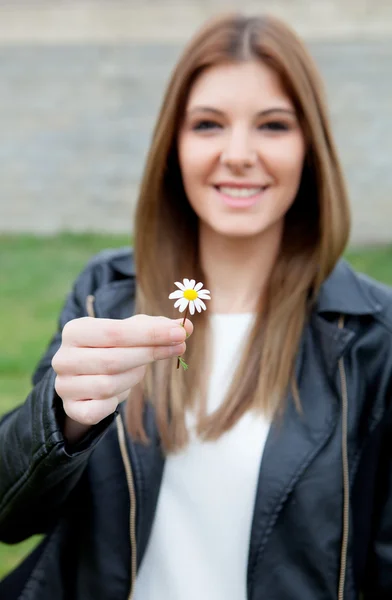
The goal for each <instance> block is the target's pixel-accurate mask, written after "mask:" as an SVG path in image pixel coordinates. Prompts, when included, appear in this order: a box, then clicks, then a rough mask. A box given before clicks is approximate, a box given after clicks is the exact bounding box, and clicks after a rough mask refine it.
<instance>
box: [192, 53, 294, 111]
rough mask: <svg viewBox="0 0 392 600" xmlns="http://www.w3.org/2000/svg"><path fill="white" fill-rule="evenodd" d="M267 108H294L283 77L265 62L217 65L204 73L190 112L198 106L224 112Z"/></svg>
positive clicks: (201, 75) (194, 92)
mask: <svg viewBox="0 0 392 600" xmlns="http://www.w3.org/2000/svg"><path fill="white" fill-rule="evenodd" d="M241 105H248V106H250V107H251V106H255V109H256V110H262V109H263V108H266V107H267V105H268V107H270V105H273V106H274V107H282V108H293V103H292V101H291V99H290V98H289V96H288V95H287V93H286V92H285V90H284V87H283V85H282V82H281V80H280V77H279V76H278V74H277V73H275V71H274V70H273V69H271V68H270V67H269V66H267V65H265V64H264V63H262V62H261V61H256V60H252V61H246V62H236V63H225V64H220V65H215V66H213V67H210V68H208V69H206V70H205V71H203V72H202V73H201V74H200V75H199V77H198V78H197V79H196V81H195V82H194V84H193V86H192V88H191V90H190V93H189V97H188V103H187V109H188V110H192V109H193V108H195V107H197V106H211V107H217V106H219V107H220V108H221V109H230V108H232V107H233V106H234V107H240V106H241Z"/></svg>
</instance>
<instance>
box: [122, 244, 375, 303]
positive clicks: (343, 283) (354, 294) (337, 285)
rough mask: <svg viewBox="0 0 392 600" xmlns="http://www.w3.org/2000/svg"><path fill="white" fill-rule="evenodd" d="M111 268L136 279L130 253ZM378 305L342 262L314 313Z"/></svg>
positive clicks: (355, 274)
mask: <svg viewBox="0 0 392 600" xmlns="http://www.w3.org/2000/svg"><path fill="white" fill-rule="evenodd" d="M113 267H114V268H115V269H116V270H117V271H118V272H119V273H121V274H122V275H125V276H128V277H135V275H136V272H135V263H134V258H133V251H132V250H130V249H129V248H124V249H123V252H120V253H118V254H117V256H116V257H115V258H114V260H113ZM381 308H382V307H381V305H380V304H379V303H378V302H377V301H376V299H375V298H373V297H372V296H371V294H370V292H369V287H368V286H366V285H365V283H364V281H363V279H362V278H361V276H360V275H358V274H357V273H356V272H355V271H354V270H353V269H352V267H350V265H349V264H348V263H347V261H345V260H340V261H339V262H338V263H337V265H336V267H335V268H334V270H333V271H332V273H331V274H330V276H329V277H328V278H327V279H326V280H325V282H324V283H323V285H322V286H321V288H320V292H319V295H318V298H317V302H316V306H315V310H316V312H317V313H318V314H323V313H338V314H346V315H372V314H376V313H378V312H379V311H380V310H381Z"/></svg>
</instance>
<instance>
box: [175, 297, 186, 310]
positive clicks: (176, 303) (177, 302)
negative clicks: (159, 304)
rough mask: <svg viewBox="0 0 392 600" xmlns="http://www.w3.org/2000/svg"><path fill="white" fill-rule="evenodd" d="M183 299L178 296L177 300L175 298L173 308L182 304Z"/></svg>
mask: <svg viewBox="0 0 392 600" xmlns="http://www.w3.org/2000/svg"><path fill="white" fill-rule="evenodd" d="M183 300H184V298H179V299H178V300H176V301H175V303H174V308H177V306H180V304H182V301H183Z"/></svg>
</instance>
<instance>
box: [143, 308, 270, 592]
mask: <svg viewBox="0 0 392 600" xmlns="http://www.w3.org/2000/svg"><path fill="white" fill-rule="evenodd" d="M253 318H254V317H253V315H252V314H228V315H212V316H211V317H210V319H211V326H212V331H213V365H212V367H213V368H212V371H211V373H212V375H211V380H210V382H209V389H208V396H207V407H208V411H209V412H212V411H213V410H214V409H216V408H217V407H218V406H219V405H220V403H221V402H222V400H223V399H224V396H225V394H226V392H227V390H228V387H229V385H230V383H231V378H232V376H233V373H234V370H235V368H236V367H237V365H238V361H239V359H240V357H241V353H242V349H243V344H244V343H245V341H246V335H247V333H248V331H249V328H250V326H251V325H252V323H253ZM189 422H191V419H190V420H189ZM269 426H270V424H269V423H268V422H267V421H266V420H265V419H264V418H263V417H262V416H261V415H259V414H257V415H256V414H255V413H250V412H247V413H245V415H244V416H243V417H242V418H241V419H240V420H239V421H238V423H237V424H236V425H235V426H234V427H233V428H232V429H231V430H230V431H228V432H227V433H225V434H224V435H222V436H221V437H220V438H219V439H218V440H217V441H215V442H204V441H201V440H200V439H198V438H197V437H196V436H195V435H194V434H192V435H191V441H190V443H189V444H188V446H187V447H186V448H185V449H184V450H182V451H181V452H179V453H178V454H175V455H173V454H171V455H169V456H168V458H167V459H166V463H165V468H164V473H163V480H162V485H161V490H160V494H159V498H158V505H157V510H156V514H155V519H154V523H153V527H152V532H151V536H150V540H149V544H148V547H147V550H146V553H145V556H144V558H143V561H142V564H141V566H140V570H139V572H138V576H137V579H136V585H135V596H134V597H135V600H185V599H186V600H200V599H201V598H208V599H209V600H210V599H211V600H228V599H229V598H230V600H246V572H247V563H248V551H249V539H250V531H251V524H252V517H253V507H254V501H255V495H256V488H257V482H258V474H259V468H260V461H261V457H262V453H263V449H264V445H265V441H266V438H267V434H268V431H269Z"/></svg>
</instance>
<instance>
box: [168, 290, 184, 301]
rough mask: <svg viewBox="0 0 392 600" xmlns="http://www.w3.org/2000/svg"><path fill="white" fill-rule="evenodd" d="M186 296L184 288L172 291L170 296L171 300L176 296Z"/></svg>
mask: <svg viewBox="0 0 392 600" xmlns="http://www.w3.org/2000/svg"><path fill="white" fill-rule="evenodd" d="M183 297H184V292H183V291H182V290H176V291H175V292H172V293H171V294H170V296H169V300H173V299H174V298H183Z"/></svg>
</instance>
